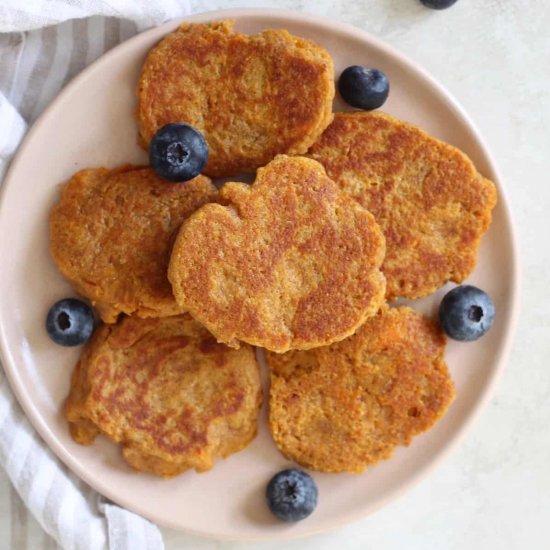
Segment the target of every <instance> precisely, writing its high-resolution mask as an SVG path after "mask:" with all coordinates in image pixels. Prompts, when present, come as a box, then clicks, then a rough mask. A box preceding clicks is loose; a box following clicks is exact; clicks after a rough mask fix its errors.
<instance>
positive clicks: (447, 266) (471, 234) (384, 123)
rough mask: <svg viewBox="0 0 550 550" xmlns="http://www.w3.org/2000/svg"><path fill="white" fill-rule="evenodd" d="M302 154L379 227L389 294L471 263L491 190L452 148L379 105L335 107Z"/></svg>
mask: <svg viewBox="0 0 550 550" xmlns="http://www.w3.org/2000/svg"><path fill="white" fill-rule="evenodd" d="M308 156H311V158H313V159H315V160H317V161H319V162H320V163H321V164H322V165H323V166H324V167H325V169H326V171H327V174H328V175H329V177H331V178H332V179H333V180H334V181H335V182H336V183H337V184H338V185H339V186H340V187H341V189H342V190H344V191H346V192H347V193H348V194H349V195H351V196H352V197H354V198H355V199H357V201H358V202H359V203H360V204H362V205H363V206H364V207H365V208H367V209H368V210H370V211H371V212H372V213H373V214H374V217H375V218H376V220H377V222H378V223H379V224H380V226H381V228H382V230H383V231H384V234H385V237H386V246H387V250H386V258H385V260H384V265H383V267H382V271H383V272H384V274H385V276H386V279H387V297H388V299H390V300H392V299H394V298H396V297H399V296H401V297H405V298H419V297H421V296H425V295H427V294H431V293H432V292H434V291H435V290H437V289H438V288H439V287H441V286H442V285H443V284H445V283H446V282H447V281H449V280H451V281H454V282H456V283H460V282H462V281H464V279H465V278H466V277H467V276H468V275H469V274H470V272H471V271H472V270H473V268H474V266H475V262H476V254H477V249H478V247H479V242H480V239H481V236H482V235H483V233H485V231H486V230H487V228H488V227H489V224H490V222H491V210H492V209H493V208H494V206H495V204H496V199H497V196H496V189H495V186H494V184H493V183H492V182H491V181H489V180H487V179H485V178H483V177H482V176H481V175H479V174H478V173H477V172H476V169H475V167H474V165H473V164H472V162H471V161H470V160H469V159H468V158H467V157H466V155H464V154H463V153H461V152H460V151H459V150H458V149H456V148H455V147H452V146H450V145H448V144H446V143H443V142H441V141H439V140H436V139H435V138H432V137H431V136H429V135H428V134H426V133H425V132H423V131H422V130H420V129H418V128H416V127H414V126H412V125H410V124H406V123H405V122H402V121H400V120H398V119H396V118H394V117H391V116H390V115H387V114H385V113H381V112H372V113H337V114H336V115H335V117H334V121H333V122H332V124H331V125H330V126H329V127H328V128H327V130H326V131H325V133H324V134H323V135H322V137H321V138H320V139H319V141H318V142H317V143H316V144H314V145H313V147H312V148H311V149H310V151H309V153H308Z"/></svg>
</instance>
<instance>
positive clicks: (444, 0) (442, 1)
mask: <svg viewBox="0 0 550 550" xmlns="http://www.w3.org/2000/svg"><path fill="white" fill-rule="evenodd" d="M420 1H421V2H422V4H423V5H424V6H426V7H427V8H430V9H432V10H445V9H447V8H450V7H451V6H452V5H453V4H455V3H456V0H420Z"/></svg>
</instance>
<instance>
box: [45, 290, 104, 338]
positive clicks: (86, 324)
mask: <svg viewBox="0 0 550 550" xmlns="http://www.w3.org/2000/svg"><path fill="white" fill-rule="evenodd" d="M46 330H47V331H48V335H49V337H50V338H51V339H52V340H53V341H54V342H55V343H56V344H59V345H60V346H78V345H80V344H83V343H84V342H86V340H88V338H90V336H91V335H92V332H93V330H94V314H93V311H92V308H91V307H90V306H89V305H88V304H85V303H84V302H81V301H80V300H77V299H76V298H66V299H65V300H59V302H56V303H55V304H54V305H53V306H52V307H51V308H50V311H48V316H47V317H46Z"/></svg>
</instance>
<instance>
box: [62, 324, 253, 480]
mask: <svg viewBox="0 0 550 550" xmlns="http://www.w3.org/2000/svg"><path fill="white" fill-rule="evenodd" d="M260 403H261V385H260V375H259V367H258V364H257V362H256V357H255V354H254V350H253V349H252V348H250V347H249V346H242V347H241V348H240V349H239V350H231V349H229V348H227V347H226V346H224V345H221V344H218V343H217V342H216V341H215V339H214V338H213V337H212V335H211V334H209V333H208V332H207V331H206V330H205V329H204V328H203V327H201V326H200V325H199V324H198V323H196V322H195V321H193V320H191V318H190V317H188V316H185V315H183V316H174V317H164V318H162V319H158V318H157V319H139V318H137V317H125V318H123V319H122V320H121V321H120V322H119V323H118V324H116V325H103V326H101V327H100V328H98V329H97V330H96V332H95V334H94V336H93V338H92V340H91V341H90V343H89V344H88V345H87V346H86V347H85V348H84V351H83V353H82V356H81V358H80V361H79V363H78V365H77V367H76V369H75V371H74V373H73V377H72V381H71V393H70V395H69V398H68V400H67V403H66V406H65V417H66V418H67V420H68V421H69V422H70V428H71V434H72V436H73V438H74V439H75V440H76V441H77V442H78V443H81V444H84V445H88V444H90V443H92V442H93V440H94V438H95V436H96V435H97V434H99V433H104V434H105V435H107V436H108V437H109V438H111V439H112V440H113V441H115V442H117V443H121V444H122V447H123V455H124V458H125V459H126V460H127V461H128V463H129V464H130V465H131V466H133V467H134V468H135V469H137V470H140V471H144V472H150V473H153V474H156V475H159V476H163V477H172V476H174V475H177V474H180V473H182V472H184V471H185V470H187V469H189V468H195V470H196V471H197V472H203V471H206V470H209V469H210V468H212V466H213V465H214V462H215V460H216V457H218V456H219V457H226V456H228V455H230V454H232V453H235V452H237V451H239V450H241V449H243V448H244V447H246V446H247V445H248V443H249V442H250V441H251V440H252V439H253V438H254V436H255V434H256V424H257V417H258V413H259V407H260Z"/></svg>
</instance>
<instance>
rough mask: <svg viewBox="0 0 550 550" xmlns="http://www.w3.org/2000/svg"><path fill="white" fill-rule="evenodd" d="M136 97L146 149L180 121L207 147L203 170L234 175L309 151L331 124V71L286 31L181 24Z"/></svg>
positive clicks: (146, 68) (144, 74) (157, 51)
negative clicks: (240, 30) (200, 136)
mask: <svg viewBox="0 0 550 550" xmlns="http://www.w3.org/2000/svg"><path fill="white" fill-rule="evenodd" d="M137 97H138V109H137V119H138V123H139V131H140V138H141V141H142V143H143V144H144V145H146V146H147V145H148V144H149V142H150V141H151V138H152V137H153V135H154V134H155V132H156V131H157V130H158V129H159V128H160V127H162V126H164V125H165V124H167V123H170V122H185V123H187V124H190V125H191V126H194V127H195V128H196V129H198V130H199V131H200V132H201V133H202V134H203V135H204V137H205V138H206V141H207V142H208V147H209V156H208V163H207V166H206V168H205V169H204V173H205V174H206V175H209V176H212V177H226V176H235V175H237V174H239V173H241V172H254V171H255V170H256V168H259V167H260V166H263V165H265V164H267V163H268V162H269V161H271V160H272V159H273V158H274V157H275V155H277V154H278V153H288V154H301V153H305V152H306V151H307V149H308V147H309V146H310V145H312V144H313V142H314V141H315V140H316V139H317V138H318V137H319V136H320V135H321V133H322V131H323V130H324V129H325V128H326V127H327V126H328V124H329V123H330V121H331V120H332V100H333V98H334V69H333V63H332V58H331V57H330V55H329V54H328V52H327V51H326V50H325V49H323V48H321V47H320V46H318V45H317V44H315V43H314V42H311V41H309V40H305V39H303V38H298V37H296V36H293V35H291V34H289V33H288V32H287V31H285V30H266V31H263V32H261V33H259V34H256V35H252V36H248V35H244V34H240V33H236V32H234V31H233V22H232V21H222V22H215V23H210V24H188V23H184V24H183V25H181V26H180V27H179V28H178V29H177V30H176V31H174V32H172V33H170V34H169V35H167V36H166V38H164V39H163V40H162V41H161V42H160V43H159V44H158V45H157V46H155V47H154V48H153V49H152V50H151V51H150V52H149V54H148V55H147V58H146V60H145V63H144V65H143V68H142V71H141V76H140V79H139V83H138V87H137Z"/></svg>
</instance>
